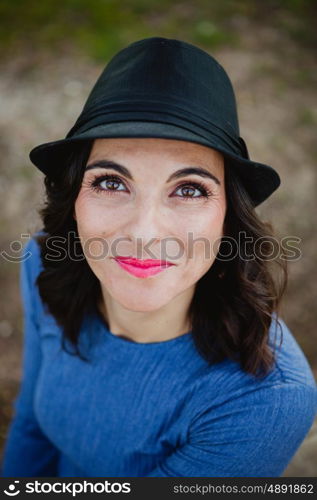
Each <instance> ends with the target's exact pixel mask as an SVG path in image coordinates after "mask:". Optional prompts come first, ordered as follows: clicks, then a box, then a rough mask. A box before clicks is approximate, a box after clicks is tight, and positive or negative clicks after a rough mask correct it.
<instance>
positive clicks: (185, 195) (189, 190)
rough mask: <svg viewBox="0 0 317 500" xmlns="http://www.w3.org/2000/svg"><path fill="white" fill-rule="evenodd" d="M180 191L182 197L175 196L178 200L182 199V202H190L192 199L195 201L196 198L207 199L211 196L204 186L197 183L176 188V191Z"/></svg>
mask: <svg viewBox="0 0 317 500" xmlns="http://www.w3.org/2000/svg"><path fill="white" fill-rule="evenodd" d="M179 190H180V191H181V193H182V196H179V195H177V197H178V198H182V199H184V200H186V201H187V200H192V199H197V198H209V197H210V196H212V192H211V191H209V190H208V189H207V188H205V186H203V185H202V184H200V183H198V182H190V183H187V184H182V185H181V186H178V188H177V191H179ZM195 191H196V193H197V192H198V193H199V192H200V194H198V196H197V195H195Z"/></svg>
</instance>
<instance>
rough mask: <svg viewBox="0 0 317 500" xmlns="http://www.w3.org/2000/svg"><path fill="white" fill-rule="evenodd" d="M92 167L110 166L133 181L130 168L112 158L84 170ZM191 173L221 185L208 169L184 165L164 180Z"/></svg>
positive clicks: (96, 162) (108, 167) (109, 167)
mask: <svg viewBox="0 0 317 500" xmlns="http://www.w3.org/2000/svg"><path fill="white" fill-rule="evenodd" d="M93 168H104V169H111V168H112V169H113V170H116V171H117V172H118V173H120V174H122V175H124V176H125V177H127V178H128V179H130V180H131V181H134V179H133V175H132V174H131V172H130V170H128V169H127V168H126V167H124V166H123V165H120V163H117V162H115V161H112V160H97V161H95V162H93V163H90V164H89V165H87V166H86V170H91V169H93ZM191 174H192V175H193V174H195V175H200V176H201V177H207V178H209V179H211V180H213V181H214V182H216V184H218V185H219V186H220V185H221V182H220V180H219V179H218V178H217V177H216V176H215V175H213V174H212V173H210V172H208V170H206V169H204V168H202V167H186V168H181V169H179V170H176V171H175V172H173V173H172V174H171V175H170V176H169V178H168V179H167V181H166V182H170V181H172V180H173V179H179V178H180V177H185V176H186V175H191Z"/></svg>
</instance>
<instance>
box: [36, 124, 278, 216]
mask: <svg viewBox="0 0 317 500" xmlns="http://www.w3.org/2000/svg"><path fill="white" fill-rule="evenodd" d="M102 138H160V139H175V140H182V141H189V142H194V143H197V144H201V145H203V146H207V147H211V148H213V149H215V150H217V151H219V152H220V153H222V154H223V155H224V156H225V157H226V158H227V159H228V160H230V166H231V167H232V168H235V169H236V171H237V173H238V175H239V176H240V177H241V180H242V182H243V184H244V186H245V188H246V190H247V191H248V193H249V195H250V197H251V199H252V201H253V204H254V206H258V205H259V204H260V203H262V202H263V201H264V200H266V199H267V198H268V197H269V196H270V195H271V194H272V193H273V192H274V191H275V190H276V189H277V188H278V187H279V185H280V183H281V179H280V177H279V175H278V173H277V172H276V171H275V170H274V169H273V168H272V167H270V166H269V165H265V164H263V163H258V162H255V161H252V160H250V159H247V158H242V157H239V156H237V155H235V154H231V153H228V151H226V150H224V149H223V148H222V147H221V145H219V144H218V143H217V139H216V138H215V140H214V141H213V140H209V139H206V138H205V137H203V136H200V135H199V134H196V133H194V132H192V131H190V130H188V129H186V128H183V127H180V126H176V125H172V124H168V123H160V122H157V121H155V122H151V121H139V120H138V121H124V122H113V123H107V124H104V125H98V126H95V127H93V128H91V129H89V130H86V131H85V132H82V133H79V134H77V135H76V136H74V137H68V138H65V139H60V140H57V141H52V142H47V143H44V144H40V145H39V146H36V147H35V148H33V149H32V150H31V152H30V155H29V156H30V160H31V162H32V163H33V164H34V165H35V166H36V167H37V168H38V169H39V170H41V171H42V172H43V173H44V174H45V175H47V176H48V177H52V178H53V177H54V176H56V175H57V174H58V173H59V172H60V171H61V170H63V168H65V167H66V165H67V160H68V159H69V158H70V155H71V154H72V153H73V151H74V149H75V148H76V144H80V142H82V141H84V140H93V139H102Z"/></svg>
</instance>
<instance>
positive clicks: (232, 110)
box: [30, 37, 281, 206]
mask: <svg viewBox="0 0 317 500" xmlns="http://www.w3.org/2000/svg"><path fill="white" fill-rule="evenodd" d="M106 137H130V138H133V137H158V138H166V139H178V140H183V141H190V142H195V143H198V144H202V145H204V146H209V147H212V148H213V149H216V150H217V151H220V152H221V153H223V155H224V156H225V158H226V159H227V163H228V164H229V165H230V167H232V168H234V169H236V171H237V173H238V174H239V177H240V178H241V180H242V182H243V184H244V186H245V188H246V190H247V191H248V193H249V195H250V197H251V200H252V202H253V204H254V206H257V205H259V204H260V203H261V202H262V201H264V200H265V199H266V198H268V197H269V196H270V195H271V194H272V193H273V191H275V190H276V189H277V188H278V187H279V185H280V182H281V181H280V177H279V175H278V173H277V172H276V171H275V170H274V169H273V168H272V167H270V166H268V165H264V164H262V163H257V162H255V161H251V160H250V159H249V154H248V150H247V147H246V144H245V142H244V140H243V139H242V138H241V137H240V132H239V123H238V116H237V107H236V100H235V96H234V91H233V88H232V84H231V82H230V79H229V77H228V75H227V73H226V72H225V70H224V69H223V67H222V66H221V65H220V64H219V63H218V62H217V61H216V60H215V59H214V58H213V57H212V56H210V55H209V54H208V53H207V52H205V51H204V50H202V49H200V48H199V47H196V46H194V45H192V44H190V43H188V42H184V41H181V40H175V39H169V38H162V37H151V38H145V39H143V40H139V41H136V42H134V43H131V44H130V45H128V46H127V47H126V48H124V49H122V50H120V51H119V52H118V53H117V54H116V55H115V56H114V57H113V58H112V59H111V60H110V62H109V63H108V64H107V65H106V67H105V68H104V70H103V72H102V73H101V75H100V77H99V78H98V80H97V82H96V83H95V85H94V87H93V88H92V90H91V92H90V94H89V96H88V99H87V101H86V103H85V105H84V107H83V109H82V111H81V113H80V115H79V117H78V119H77V121H76V122H75V124H74V126H73V127H72V128H71V130H70V131H69V132H68V134H67V135H66V137H65V139H60V140H57V141H53V142H48V143H45V144H40V145H39V146H36V147H35V148H33V149H32V151H31V152H30V159H31V161H32V162H33V163H34V165H36V166H37V167H38V168H39V169H40V170H41V171H42V172H43V173H45V174H46V175H48V176H49V177H54V175H56V174H58V173H59V172H60V171H61V170H62V169H64V168H67V164H68V163H67V161H68V159H69V158H70V155H71V154H72V152H73V151H74V149H75V147H76V144H78V142H80V141H83V140H85V139H97V138H106Z"/></svg>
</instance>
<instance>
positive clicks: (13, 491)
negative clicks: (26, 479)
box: [4, 481, 20, 497]
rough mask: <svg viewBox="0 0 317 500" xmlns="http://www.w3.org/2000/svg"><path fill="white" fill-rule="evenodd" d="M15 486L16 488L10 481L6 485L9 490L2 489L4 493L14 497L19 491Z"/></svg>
mask: <svg viewBox="0 0 317 500" xmlns="http://www.w3.org/2000/svg"><path fill="white" fill-rule="evenodd" d="M14 482H15V483H19V482H20V481H14ZM15 488H16V486H15V484H13V483H11V484H9V486H8V490H10V491H7V490H4V493H5V494H6V495H9V496H10V497H14V496H16V495H18V494H19V493H20V490H16V489H15Z"/></svg>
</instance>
